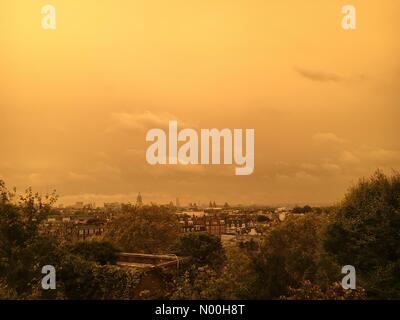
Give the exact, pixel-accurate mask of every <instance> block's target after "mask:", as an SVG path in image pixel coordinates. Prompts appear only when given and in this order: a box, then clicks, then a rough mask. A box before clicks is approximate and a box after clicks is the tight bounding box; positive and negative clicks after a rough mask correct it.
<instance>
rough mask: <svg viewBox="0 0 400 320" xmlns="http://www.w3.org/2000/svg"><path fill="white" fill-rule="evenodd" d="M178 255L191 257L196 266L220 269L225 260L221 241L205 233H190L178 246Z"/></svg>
mask: <svg viewBox="0 0 400 320" xmlns="http://www.w3.org/2000/svg"><path fill="white" fill-rule="evenodd" d="M176 252H177V254H178V255H182V256H189V257H191V261H192V263H193V264H194V265H196V266H205V265H209V266H210V267H219V266H220V265H221V264H222V263H223V262H224V260H225V252H224V248H223V247H222V243H221V240H220V239H219V238H218V237H217V236H214V235H211V234H208V233H205V232H195V233H188V234H185V235H183V236H181V237H180V238H179V240H178V242H177V244H176Z"/></svg>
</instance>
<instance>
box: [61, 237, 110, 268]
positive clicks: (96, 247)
mask: <svg viewBox="0 0 400 320" xmlns="http://www.w3.org/2000/svg"><path fill="white" fill-rule="evenodd" d="M66 249H67V250H68V251H69V252H70V253H72V254H75V255H78V256H80V257H82V258H83V259H85V260H89V261H93V262H97V263H99V264H101V265H105V264H116V263H117V252H118V250H117V249H116V248H115V247H114V245H113V244H112V243H110V242H107V241H81V242H77V243H73V244H69V245H67V246H66Z"/></svg>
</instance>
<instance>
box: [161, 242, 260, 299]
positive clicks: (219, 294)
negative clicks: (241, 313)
mask: <svg viewBox="0 0 400 320" xmlns="http://www.w3.org/2000/svg"><path fill="white" fill-rule="evenodd" d="M251 276H252V275H251V269H250V258H249V257H248V256H247V255H246V254H245V253H244V252H243V251H241V250H240V249H237V248H229V249H228V250H227V258H226V260H225V262H224V264H223V265H222V266H221V268H219V269H217V270H216V269H215V268H212V267H210V266H209V265H202V266H197V265H191V267H190V268H189V269H187V270H184V271H183V272H181V273H179V272H178V273H177V274H176V275H175V277H173V278H172V279H171V281H170V282H169V283H170V285H169V286H170V289H169V294H168V295H167V296H168V298H170V299H179V300H182V299H189V300H194V299H195V300H198V299H207V300H216V299H217V300H233V299H241V298H242V297H246V296H247V293H248V291H249V288H248V286H249V284H250V283H251V282H250V281H249V278H250V277H251Z"/></svg>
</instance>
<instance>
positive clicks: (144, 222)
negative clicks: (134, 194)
mask: <svg viewBox="0 0 400 320" xmlns="http://www.w3.org/2000/svg"><path fill="white" fill-rule="evenodd" d="M178 236H179V223H178V220H177V218H176V216H175V215H173V214H171V212H170V211H169V209H168V208H165V207H159V206H155V205H153V206H145V207H140V208H132V211H130V212H126V213H125V214H124V215H123V216H121V217H119V218H117V219H115V220H114V221H113V222H112V223H111V224H110V225H109V226H107V231H106V234H105V236H104V239H105V240H108V241H110V242H112V243H113V244H114V245H116V246H117V247H119V248H121V249H122V250H124V251H128V252H137V253H168V252H170V250H171V247H172V245H173V244H174V243H175V241H176V240H177V238H178Z"/></svg>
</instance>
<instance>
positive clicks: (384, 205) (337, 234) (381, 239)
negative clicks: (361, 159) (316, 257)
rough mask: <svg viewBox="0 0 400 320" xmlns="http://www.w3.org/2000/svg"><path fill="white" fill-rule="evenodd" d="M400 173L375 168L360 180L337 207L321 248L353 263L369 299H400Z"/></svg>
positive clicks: (344, 263) (345, 262) (342, 260)
mask: <svg viewBox="0 0 400 320" xmlns="http://www.w3.org/2000/svg"><path fill="white" fill-rule="evenodd" d="M399 230H400V175H399V174H398V173H395V174H394V175H393V176H390V177H389V176H386V175H384V174H383V173H382V172H380V171H377V172H376V173H375V174H374V175H373V176H372V177H371V178H370V179H368V180H365V179H363V180H360V181H359V183H358V184H357V185H356V186H354V187H353V188H351V189H350V190H349V192H348V193H347V195H346V196H345V199H344V200H343V202H342V203H341V204H340V205H339V206H338V208H337V210H336V213H335V214H334V216H333V218H332V223H331V224H330V225H329V226H328V228H327V231H326V234H325V239H324V247H325V249H326V250H327V251H328V252H330V253H331V254H332V255H333V256H334V257H335V258H336V259H337V261H338V263H339V264H341V265H347V264H350V265H353V266H354V267H355V268H356V270H357V281H358V282H359V283H360V284H361V285H362V286H363V287H364V288H365V289H366V290H367V295H368V297H371V298H397V299H398V298H400V233H399Z"/></svg>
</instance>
